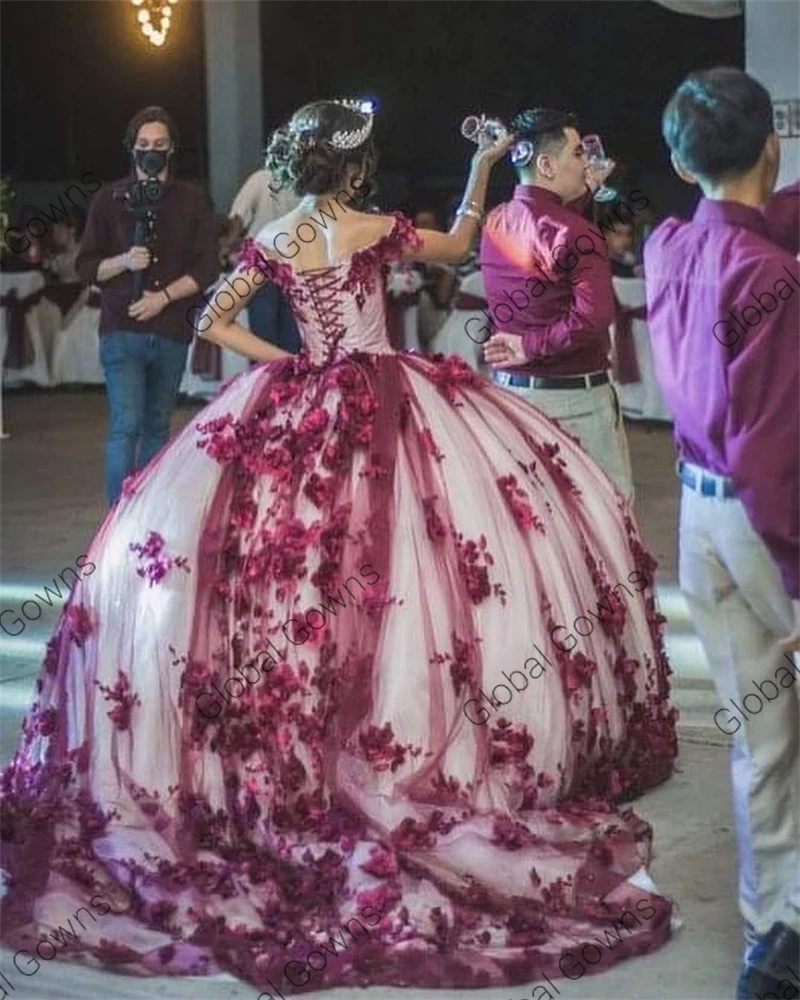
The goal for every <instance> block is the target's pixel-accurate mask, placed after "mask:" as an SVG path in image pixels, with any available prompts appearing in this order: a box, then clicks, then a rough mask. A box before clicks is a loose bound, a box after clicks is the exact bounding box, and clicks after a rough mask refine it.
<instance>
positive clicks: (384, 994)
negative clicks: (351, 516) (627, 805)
mask: <svg viewBox="0 0 800 1000" xmlns="http://www.w3.org/2000/svg"><path fill="white" fill-rule="evenodd" d="M4 404H5V407H4V408H5V424H6V429H7V430H9V431H10V432H11V435H12V437H11V439H10V440H8V441H4V442H3V443H2V445H1V446H0V462H1V463H2V487H1V488H2V501H3V505H2V522H1V524H0V527H1V528H2V583H0V597H2V601H0V607H3V608H5V607H9V606H13V605H16V606H17V607H18V606H19V604H20V603H21V602H22V601H23V600H24V599H25V598H26V596H28V595H29V594H30V592H31V590H32V589H36V588H41V587H42V585H43V583H44V582H45V581H50V580H51V579H52V578H53V576H54V575H57V574H59V573H61V572H62V571H63V570H64V569H65V568H66V567H69V566H73V565H74V564H75V559H76V557H77V556H78V555H80V554H81V553H83V552H85V550H86V543H87V541H88V539H89V538H90V537H91V535H92V533H93V531H94V530H95V528H96V527H97V524H98V522H99V520H100V519H101V517H102V516H103V513H104V506H103V502H102V483H101V474H102V439H103V434H104V430H105V397H104V396H103V395H102V394H101V393H99V392H91V391H89V392H72V393H62V392H56V393H51V394H47V393H38V392H37V393H16V394H9V395H6V396H5V398H4ZM196 412H197V408H196V407H194V406H190V407H186V408H183V409H181V410H180V411H179V412H178V413H177V414H176V420H175V425H176V426H178V425H181V424H183V423H185V422H186V421H187V420H189V419H192V418H193V416H194V415H195V413H196ZM629 436H630V442H631V451H632V455H633V462H634V469H635V479H636V487H637V513H638V515H639V519H640V523H641V526H642V530H643V533H644V536H645V539H646V542H647V544H648V546H649V547H650V549H651V551H652V552H653V554H654V555H655V556H656V558H657V559H658V561H659V573H658V577H659V590H660V600H661V604H662V609H663V610H664V611H665V613H666V614H667V615H668V617H669V619H670V635H669V643H670V645H669V648H670V651H671V654H672V657H673V660H674V661H675V663H674V665H675V667H676V668H677V670H678V676H677V677H676V681H677V684H676V691H675V694H676V702H677V703H678V705H679V706H680V707H681V708H682V709H683V710H684V715H683V729H682V756H681V759H680V765H679V769H678V773H677V774H676V775H675V777H674V778H673V779H672V780H671V781H670V782H668V783H667V784H666V785H665V786H663V787H662V788H660V789H658V790H656V791H655V792H653V793H651V794H649V795H647V796H646V797H645V798H643V799H642V800H640V801H639V802H638V803H637V806H636V808H637V811H639V812H640V813H641V814H642V815H643V816H644V817H645V818H646V819H648V820H649V821H650V822H651V823H652V824H653V826H654V828H655V844H656V850H657V858H656V863H655V866H654V872H653V874H654V876H655V878H656V881H657V882H658V884H659V887H660V888H661V889H662V891H664V892H666V893H668V894H671V895H673V896H674V897H675V898H676V899H677V901H678V903H679V905H680V909H681V912H682V917H683V920H684V927H683V929H682V930H681V931H680V932H679V933H678V934H677V936H676V937H675V939H674V940H673V941H672V942H671V943H670V944H669V945H668V946H667V947H665V948H663V949H662V950H661V951H659V952H657V953H656V954H654V955H651V956H648V957H646V958H642V959H639V960H637V961H633V962H624V963H622V964H621V965H620V966H618V967H616V968H614V969H612V970H610V971H609V972H607V973H605V974H603V975H602V976H594V977H585V978H583V979H581V980H578V981H575V982H570V981H569V980H563V981H562V980H559V981H558V982H557V983H556V986H557V987H558V989H559V990H560V998H563V1000H571V998H575V1000H579V998H603V1000H605V998H608V1000H611V998H612V997H613V998H617V997H623V998H631V1000H650V998H654V1000H655V998H692V1000H695V998H697V1000H700V998H702V1000H717V998H722V997H726V996H730V994H731V989H732V983H733V979H734V976H735V972H736V966H737V962H738V950H739V937H738V920H737V916H736V912H735V906H734V903H733V900H734V885H733V880H734V867H735V860H734V855H733V847H732V842H731V836H730V829H729V804H728V790H727V778H726V774H725V770H726V763H725V756H726V754H725V748H724V746H723V743H722V737H721V736H720V734H719V733H718V732H717V731H716V730H713V729H710V728H708V727H709V725H710V723H711V711H713V706H712V702H711V700H710V694H709V691H708V688H707V683H706V681H704V680H703V679H702V675H703V663H702V657H701V656H700V657H698V650H697V644H696V640H695V639H694V636H693V635H692V632H691V628H690V626H689V624H688V621H687V619H686V616H685V609H684V607H683V606H682V603H681V600H680V595H679V594H678V593H677V591H676V590H675V586H674V585H675V565H676V561H675V548H676V543H675V520H676V514H677V499H678V488H677V483H676V481H675V476H674V471H673V464H674V458H673V451H672V445H671V441H670V434H669V431H668V430H667V429H665V428H663V427H658V426H656V427H643V426H641V425H639V426H632V427H630V428H629ZM166 499H167V498H165V500H166ZM56 613H57V608H54V610H52V611H50V610H48V612H47V614H46V615H43V616H42V618H41V619H39V620H38V621H36V622H31V623H28V625H27V628H26V630H25V632H24V634H20V635H19V636H17V637H15V638H14V639H13V640H7V645H4V648H3V650H2V656H0V761H4V760H6V759H7V758H8V756H9V755H10V753H11V752H13V748H14V746H15V745H16V742H17V733H18V729H19V723H20V721H21V718H22V715H23V713H24V711H25V707H26V705H27V704H28V703H29V700H30V696H31V691H32V685H33V681H34V678H35V676H36V674H37V673H38V665H39V659H40V655H41V651H42V649H43V645H44V642H45V640H46V638H47V637H48V635H49V631H50V629H51V628H52V625H53V621H54V619H55V616H56ZM2 638H4V639H6V637H5V636H3V637H2ZM709 709H711V711H709ZM715 734H716V735H715ZM11 959H12V955H11V953H9V952H6V951H0V973H4V974H5V975H6V976H8V977H9V980H10V982H11V983H12V984H13V986H14V992H13V993H12V992H10V991H9V992H8V993H7V995H8V996H9V997H14V998H16V997H19V998H20V1000H25V998H31V1000H44V998H45V997H47V998H55V1000H61V998H64V1000H67V998H69V1000H77V998H82V1000H95V998H97V1000H100V998H103V1000H105V998H117V997H119V998H131V1000H133V998H141V1000H144V998H153V997H163V998H175V1000H178V998H180V1000H184V998H186V1000H189V998H192V1000H223V998H231V1000H234V998H248V1000H257V993H256V991H255V989H254V988H253V987H251V986H250V985H248V984H243V983H236V982H234V981H233V980H222V979H217V980H212V981H209V980H197V979H195V980H181V981H172V980H166V979H134V978H130V977H120V976H112V975H110V974H108V973H105V972H101V971H97V970H93V969H87V968H84V967H82V966H77V965H75V966H73V965H65V964H63V963H59V964H58V965H46V964H43V966H42V968H41V969H40V970H39V971H38V973H37V974H36V975H35V976H33V977H30V978H27V979H25V978H23V976H22V975H21V974H20V973H18V972H17V971H16V970H15V968H14V966H13V964H12V961H11ZM0 987H2V988H4V989H6V987H5V986H4V984H3V981H2V979H0ZM542 989H543V988H533V987H528V988H517V989H500V990H496V989H492V990H483V991H479V992H475V991H464V992H460V991H454V990H447V991H446V993H445V992H444V991H439V992H433V991H430V992H424V991H423V992H420V991H416V990H415V991H409V990H401V989H389V988H384V987H380V988H376V989H372V990H369V991H366V992H365V991H359V990H337V991H334V992H331V993H326V994H324V996H325V997H326V1000H345V998H355V997H358V998H361V1000H394V998H398V1000H399V998H401V997H402V998H404V1000H421V998H423V997H424V998H430V1000H443V998H444V997H445V995H446V997H447V998H448V1000H449V998H451V997H465V998H466V997H477V996H479V997H482V998H483V997H485V998H486V1000H522V998H523V997H528V998H530V997H535V998H541V1000H546V998H547V996H548V995H550V994H548V993H546V992H542ZM304 995H305V996H309V997H315V996H319V997H322V996H323V994H304ZM289 996H290V994H289V993H287V994H286V997H287V1000H288V997H289ZM556 996H557V994H555V993H554V994H552V997H551V1000H555V998H556ZM0 1000H3V998H0ZM261 1000H270V997H269V994H268V993H265V994H263V995H262V997H261ZM276 1000H277V998H276Z"/></svg>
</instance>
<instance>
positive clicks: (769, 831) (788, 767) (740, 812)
mask: <svg viewBox="0 0 800 1000" xmlns="http://www.w3.org/2000/svg"><path fill="white" fill-rule="evenodd" d="M680 585H681V589H682V590H683V592H684V594H685V595H686V599H687V601H688V603H689V608H690V611H691V613H692V618H693V619H694V624H695V627H696V629H697V632H698V634H699V636H700V639H701V640H702V643H703V646H704V648H705V653H706V657H707V658H708V662H709V665H710V667H711V673H712V676H713V678H714V683H715V685H716V689H717V694H718V696H719V698H720V700H721V702H722V705H723V708H722V709H720V710H719V711H717V713H716V714H715V716H714V721H715V722H716V723H717V725H718V726H719V728H720V729H722V730H723V731H724V732H727V733H730V734H731V735H732V736H733V746H732V749H731V781H732V794H731V798H732V804H733V813H734V823H735V827H736V839H737V848H738V854H739V905H740V909H741V912H742V915H743V917H744V918H745V921H747V922H748V923H749V924H751V925H752V927H753V929H754V930H755V932H756V933H757V934H765V933H766V932H767V931H768V930H769V929H770V927H771V926H772V924H773V923H774V922H775V921H777V920H781V921H783V922H784V923H786V924H788V925H789V926H790V927H794V928H795V929H796V930H800V671H799V670H798V669H797V657H795V658H791V657H788V656H787V655H786V654H784V653H782V652H781V651H780V650H779V649H778V645H777V643H778V640H779V639H781V638H784V637H785V636H787V635H789V634H790V633H791V632H792V631H793V624H794V623H793V617H794V616H793V613H792V605H791V600H790V598H789V596H788V595H787V593H786V591H785V589H784V587H783V584H782V581H781V578H780V576H779V574H778V569H777V567H776V565H775V563H774V562H773V560H772V558H771V556H770V554H769V552H768V551H767V548H766V546H765V545H764V543H763V541H762V540H761V538H760V537H759V536H758V535H757V534H756V532H755V531H754V530H753V528H752V526H751V524H750V521H749V519H748V517H747V514H746V513H745V509H744V507H743V506H742V504H741V502H740V501H739V500H736V499H728V500H723V499H718V498H717V497H704V496H702V495H701V494H700V493H698V492H696V491H694V490H692V489H689V488H688V487H687V486H684V487H683V492H682V496H681V519H680ZM765 682H770V683H765ZM756 683H757V684H758V685H759V687H758V688H757V687H756ZM733 702H735V703H736V704H735V705H734V704H733ZM759 704H760V705H761V707H760V708H759ZM698 780H699V781H702V780H703V778H702V776H701V775H698Z"/></svg>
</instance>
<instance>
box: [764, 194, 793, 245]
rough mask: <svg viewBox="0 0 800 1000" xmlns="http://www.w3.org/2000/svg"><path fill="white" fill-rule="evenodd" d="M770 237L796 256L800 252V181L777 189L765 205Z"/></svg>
mask: <svg viewBox="0 0 800 1000" xmlns="http://www.w3.org/2000/svg"><path fill="white" fill-rule="evenodd" d="M764 218H765V219H766V220H767V226H768V227H769V237H770V239H771V240H774V241H775V242H776V243H777V244H778V245H779V246H782V247H783V249H784V250H788V251H789V253H790V254H793V255H794V256H795V257H796V256H797V254H798V253H800V181H795V182H794V184H789V185H788V186H787V187H785V188H781V190H780V191H776V192H775V194H774V195H773V196H772V197H771V198H770V200H769V201H768V202H767V204H766V205H765V206H764Z"/></svg>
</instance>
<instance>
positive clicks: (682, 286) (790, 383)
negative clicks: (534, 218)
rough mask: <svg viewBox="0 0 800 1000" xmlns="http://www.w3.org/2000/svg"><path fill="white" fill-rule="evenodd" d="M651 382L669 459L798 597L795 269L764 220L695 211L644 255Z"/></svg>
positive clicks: (799, 291)
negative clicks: (732, 498) (705, 477)
mask: <svg viewBox="0 0 800 1000" xmlns="http://www.w3.org/2000/svg"><path fill="white" fill-rule="evenodd" d="M644 263H645V278H646V282H647V315H648V323H649V327H650V337H651V344H652V350H653V355H654V361H655V372H656V375H657V378H658V381H659V384H660V386H661V390H662V392H663V393H664V398H665V400H666V402H667V404H668V406H669V408H670V410H671V411H672V413H673V414H674V417H675V439H676V444H677V448H678V452H679V454H680V456H681V458H683V459H685V460H686V461H689V462H694V463H696V464H697V465H701V466H703V467H705V468H706V469H709V470H711V471H712V472H716V473H718V474H720V475H724V476H730V477H731V479H732V480H733V482H734V485H735V488H736V493H737V496H738V497H739V499H740V500H741V502H742V504H743V505H744V508H745V510H746V511H747V515H748V517H749V519H750V523H751V524H752V525H753V527H754V529H755V530H756V531H757V532H758V533H759V535H760V536H761V537H762V539H763V540H764V543H765V545H766V546H767V548H768V549H769V551H770V553H771V555H772V557H773V558H774V560H775V562H776V563H777V565H778V567H779V569H780V571H781V577H782V579H783V582H784V584H785V586H786V589H787V590H788V592H789V594H790V595H791V596H792V597H793V598H797V597H800V445H798V431H799V430H800V322H799V319H798V305H799V304H800V265H798V262H797V261H796V260H795V259H794V257H793V256H792V255H791V254H790V253H787V252H786V251H785V250H783V249H782V248H781V247H779V246H778V245H777V244H776V243H774V242H772V241H771V239H770V229H769V226H768V223H767V220H766V219H765V217H764V214H762V213H761V212H759V211H758V210H757V209H755V208H749V207H748V206H746V205H742V204H740V203H739V202H733V201H708V200H703V201H701V202H700V204H699V205H698V207H697V210H696V211H695V214H694V218H693V219H692V221H691V222H686V221H684V220H681V219H674V218H670V219H666V220H665V221H664V222H662V223H661V225H660V226H658V228H657V229H656V230H655V231H654V232H653V234H652V235H651V236H650V239H649V240H648V241H647V244H646V246H645V255H644Z"/></svg>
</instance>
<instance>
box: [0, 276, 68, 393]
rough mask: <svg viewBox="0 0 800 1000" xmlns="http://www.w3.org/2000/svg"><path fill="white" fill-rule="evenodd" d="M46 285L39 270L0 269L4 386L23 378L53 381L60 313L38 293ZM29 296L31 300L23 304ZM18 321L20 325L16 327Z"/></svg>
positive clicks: (0, 347)
mask: <svg viewBox="0 0 800 1000" xmlns="http://www.w3.org/2000/svg"><path fill="white" fill-rule="evenodd" d="M45 285H46V279H45V276H44V274H43V272H42V271H40V270H30V271H0V296H1V298H0V302H1V303H2V305H1V306H0V356H2V359H3V384H4V385H5V386H14V385H21V384H22V383H25V382H32V383H33V384H34V385H38V386H41V387H42V388H47V387H48V386H50V385H52V381H51V378H50V354H51V352H52V350H53V345H54V343H55V340H56V338H57V336H58V332H59V330H60V328H61V324H62V315H61V310H60V309H59V307H58V305H57V304H56V303H55V302H53V301H51V300H50V299H48V298H45V297H44V295H41V294H40V293H42V292H43V291H44V289H45ZM29 299H30V300H33V301H32V304H30V305H29V306H28V307H26V306H25V301H26V300H29ZM22 313H24V316H22V315H21V314H22ZM17 322H19V323H21V326H20V328H18V329H16V331H15V327H16V324H17ZM25 340H27V343H25ZM12 355H14V357H12Z"/></svg>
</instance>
